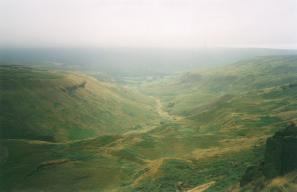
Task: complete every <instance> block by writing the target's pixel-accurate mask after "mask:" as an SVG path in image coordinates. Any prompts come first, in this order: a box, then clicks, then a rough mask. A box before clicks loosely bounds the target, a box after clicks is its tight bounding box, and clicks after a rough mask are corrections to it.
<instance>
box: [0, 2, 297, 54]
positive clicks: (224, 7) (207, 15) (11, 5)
mask: <svg viewBox="0 0 297 192" xmlns="http://www.w3.org/2000/svg"><path fill="white" fill-rule="evenodd" d="M0 22H1V26H0V45H1V47H156V48H158V47H161V48H162V47H164V48H175V47H176V48H213V47H231V48H232V47H240V48H245V47H247V48H274V49H296V48H297V25H296V23H297V1H294V0H284V1H278V0H261V1H256V0H251V1H248V2H247V1H238V0H228V1H223V0H208V1H207V0H199V1H193V0H184V1H182V0H174V1H169V0H159V1H156V0H139V1H136V0H109V1H107V0H86V1H82V0H75V1H69V0H44V1H35V0H24V1H17V0H0Z"/></svg>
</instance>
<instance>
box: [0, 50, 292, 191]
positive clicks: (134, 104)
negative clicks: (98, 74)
mask: <svg viewBox="0 0 297 192" xmlns="http://www.w3.org/2000/svg"><path fill="white" fill-rule="evenodd" d="M1 73H2V74H1V90H4V91H1V98H3V99H1V118H3V119H1V122H4V123H3V124H1V131H2V132H1V138H2V139H1V148H0V152H1V154H3V155H2V158H1V159H0V160H1V161H0V163H1V168H0V169H1V172H0V181H1V182H0V190H3V191H14V190H15V191H19V190H27V191H34V190H37V191H39V190H43V191H77V190H79V191H124V192H130V191H135V192H136V191H137V192H139V191H147V192H149V191H150V192H153V191H155V192H157V191H176V190H179V191H190V190H191V189H193V190H192V191H194V189H195V190H198V189H199V190H200V189H201V191H202V189H203V191H208V192H220V191H222V192H223V191H226V190H228V189H231V188H233V187H234V186H235V185H236V184H238V182H239V180H240V178H241V176H242V175H243V173H244V172H245V170H246V168H247V167H249V166H250V165H253V164H256V163H258V162H259V161H261V160H262V159H263V151H264V144H265V141H266V138H267V137H269V136H271V135H272V134H273V133H274V132H275V131H277V130H279V129H280V128H281V127H283V126H285V125H286V124H287V123H288V122H295V123H296V122H297V120H296V117H297V111H296V108H297V100H296V95H297V57H296V56H279V57H259V58H256V59H251V60H245V61H240V62H238V63H235V64H231V65H228V66H225V67H221V68H217V69H213V70H209V71H200V72H192V73H183V74H177V75H172V76H165V77H163V78H157V79H154V80H141V81H139V80H135V78H134V79H133V78H131V79H130V81H131V82H130V83H129V84H128V85H126V87H125V88H123V87H119V86H116V85H113V84H108V83H102V82H99V81H97V80H94V79H93V78H91V77H88V76H85V75H82V74H77V73H70V72H61V71H53V70H45V69H32V68H20V67H1ZM12 77H13V78H12ZM25 77H26V78H25ZM84 82H86V83H85V84H84ZM71 87H72V88H71ZM73 87H75V89H74V90H73ZM25 93H26V94H25ZM53 98H54V99H53ZM13 101H15V102H13ZM55 102H57V103H59V104H55ZM32 106H34V107H33V108H32ZM102 111H104V113H102ZM106 113H109V116H106ZM13 114H16V117H14V116H13ZM15 118H19V120H18V121H16V120H15ZM2 120H3V121H2ZM23 122H24V123H23ZM7 127H9V129H8V128H7ZM88 131H92V132H88ZM32 135H33V136H32ZM48 135H52V137H53V139H51V140H50V139H47V138H48V137H45V136H48Z"/></svg>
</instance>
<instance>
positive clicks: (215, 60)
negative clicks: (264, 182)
mask: <svg viewBox="0 0 297 192" xmlns="http://www.w3.org/2000/svg"><path fill="white" fill-rule="evenodd" d="M294 54H295V55H296V54H297V50H278V49H260V48H204V49H202V48H201V49H198V48H196V49H194V48H193V49H173V48H172V49H169V48H168V49H166V48H104V49H103V48H39V49H33V48H32V49H29V48H28V49H12V48H11V49H9V48H7V49H5V48H2V49H0V63H1V64H8V65H9V64H18V65H19V64H22V65H37V66H48V67H55V68H64V69H75V70H80V71H82V70H83V71H85V72H90V73H95V74H96V73H98V72H100V73H105V74H109V75H112V76H114V77H118V76H156V75H157V76H158V75H166V74H172V73H179V72H186V71H190V70H194V69H197V68H198V69H199V68H213V67H216V66H221V65H226V64H230V63H233V62H236V61H239V60H243V59H249V58H254V57H256V56H271V55H294Z"/></svg>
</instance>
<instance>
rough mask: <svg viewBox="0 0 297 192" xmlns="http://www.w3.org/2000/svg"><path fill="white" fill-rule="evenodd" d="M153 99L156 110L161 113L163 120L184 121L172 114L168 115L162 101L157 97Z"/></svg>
mask: <svg viewBox="0 0 297 192" xmlns="http://www.w3.org/2000/svg"><path fill="white" fill-rule="evenodd" d="M153 98H154V99H155V101H156V110H157V112H158V113H159V115H160V117H161V118H166V119H168V120H171V121H180V120H183V119H184V118H183V117H182V116H178V115H172V114H170V113H168V112H167V111H165V110H164V107H163V105H162V102H161V100H160V99H159V98H157V97H153Z"/></svg>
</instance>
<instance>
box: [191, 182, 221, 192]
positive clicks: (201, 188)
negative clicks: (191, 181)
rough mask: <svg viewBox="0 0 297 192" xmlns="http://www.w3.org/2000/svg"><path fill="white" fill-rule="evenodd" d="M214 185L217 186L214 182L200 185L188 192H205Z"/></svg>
mask: <svg viewBox="0 0 297 192" xmlns="http://www.w3.org/2000/svg"><path fill="white" fill-rule="evenodd" d="M213 184H215V182H214V181H211V182H208V183H205V184H202V185H198V186H197V187H195V188H193V189H190V190H187V192H203V191H205V190H206V189H208V188H209V187H210V186H212V185H213Z"/></svg>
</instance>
